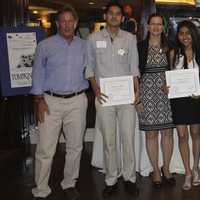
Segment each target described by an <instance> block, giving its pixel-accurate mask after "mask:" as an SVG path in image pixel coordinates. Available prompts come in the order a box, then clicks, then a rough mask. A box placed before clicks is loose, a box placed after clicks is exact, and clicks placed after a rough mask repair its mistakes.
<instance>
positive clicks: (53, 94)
mask: <svg viewBox="0 0 200 200" xmlns="http://www.w3.org/2000/svg"><path fill="white" fill-rule="evenodd" d="M83 92H85V90H81V91H79V92H74V93H71V94H57V93H54V92H51V91H46V92H45V93H46V94H48V95H51V96H53V97H60V98H64V99H67V98H71V97H74V96H77V95H79V94H81V93H83Z"/></svg>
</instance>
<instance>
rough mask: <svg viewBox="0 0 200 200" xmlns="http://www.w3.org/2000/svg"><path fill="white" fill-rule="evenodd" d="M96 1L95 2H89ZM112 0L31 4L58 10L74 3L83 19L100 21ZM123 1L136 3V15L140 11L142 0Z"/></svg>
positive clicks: (32, 1) (42, 0)
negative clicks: (104, 9)
mask: <svg viewBox="0 0 200 200" xmlns="http://www.w3.org/2000/svg"><path fill="white" fill-rule="evenodd" d="M89 2H94V4H92V5H91V4H89ZM108 2H110V0H30V5H31V6H40V7H47V8H51V9H54V10H58V9H60V8H62V7H63V6H65V4H71V5H73V6H74V7H75V8H76V10H77V11H78V14H79V17H80V20H81V21H85V22H86V21H99V20H101V19H102V13H103V8H104V7H105V5H107V3H108ZM119 2H121V3H131V4H133V5H134V10H135V13H134V15H135V16H138V15H139V13H140V9H139V8H140V7H141V0H121V1H119Z"/></svg>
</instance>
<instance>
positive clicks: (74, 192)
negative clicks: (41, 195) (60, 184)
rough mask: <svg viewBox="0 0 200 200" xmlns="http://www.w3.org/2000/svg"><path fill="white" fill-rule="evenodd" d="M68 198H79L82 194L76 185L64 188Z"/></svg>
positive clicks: (77, 199)
mask: <svg viewBox="0 0 200 200" xmlns="http://www.w3.org/2000/svg"><path fill="white" fill-rule="evenodd" d="M64 193H65V197H66V200H79V199H80V194H79V193H78V191H77V189H76V188H75V187H70V188H67V189H65V190H64Z"/></svg>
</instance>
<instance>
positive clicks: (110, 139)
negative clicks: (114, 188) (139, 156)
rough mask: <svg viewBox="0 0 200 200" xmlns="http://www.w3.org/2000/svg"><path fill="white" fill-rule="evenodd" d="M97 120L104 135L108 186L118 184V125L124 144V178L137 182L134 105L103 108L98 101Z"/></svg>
mask: <svg viewBox="0 0 200 200" xmlns="http://www.w3.org/2000/svg"><path fill="white" fill-rule="evenodd" d="M96 110H97V118H98V121H99V126H100V131H101V132H102V135H103V149H104V161H105V171H106V177H105V182H106V185H113V184H115V183H116V182H117V177H118V174H119V172H118V166H117V149H116V148H117V147H116V135H117V134H116V131H117V130H116V127H117V123H118V127H119V135H120V140H121V144H122V151H123V152H122V155H123V156H122V157H123V158H122V159H123V166H122V176H123V178H124V180H125V181H131V182H135V181H136V169H135V147H134V146H135V145H134V142H135V141H134V136H135V123H136V111H135V106H134V105H120V106H108V107H103V106H101V104H100V103H99V102H98V101H97V100H96Z"/></svg>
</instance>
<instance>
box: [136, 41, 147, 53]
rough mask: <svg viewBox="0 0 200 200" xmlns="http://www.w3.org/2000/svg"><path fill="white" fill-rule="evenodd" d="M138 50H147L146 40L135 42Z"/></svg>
mask: <svg viewBox="0 0 200 200" xmlns="http://www.w3.org/2000/svg"><path fill="white" fill-rule="evenodd" d="M137 47H138V50H141V51H147V50H148V41H147V40H142V41H140V42H138V43H137Z"/></svg>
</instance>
